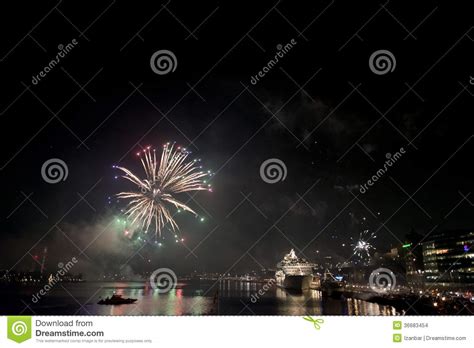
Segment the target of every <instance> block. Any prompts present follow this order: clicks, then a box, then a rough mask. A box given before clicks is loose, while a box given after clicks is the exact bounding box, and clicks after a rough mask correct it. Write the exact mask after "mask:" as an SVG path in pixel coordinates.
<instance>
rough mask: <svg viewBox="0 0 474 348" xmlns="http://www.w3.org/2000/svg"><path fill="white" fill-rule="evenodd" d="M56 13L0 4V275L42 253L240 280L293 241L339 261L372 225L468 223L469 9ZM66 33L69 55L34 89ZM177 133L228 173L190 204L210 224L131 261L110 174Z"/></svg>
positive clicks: (62, 9)
mask: <svg viewBox="0 0 474 348" xmlns="http://www.w3.org/2000/svg"><path fill="white" fill-rule="evenodd" d="M56 4H57V3H55V2H52V1H51V2H50V1H45V2H41V4H39V3H18V4H17V5H16V7H15V8H10V7H8V8H7V7H6V5H5V4H2V11H1V12H0V16H1V20H0V26H1V30H0V35H1V40H2V50H1V52H0V55H1V57H2V58H3V59H2V61H1V63H0V69H1V70H0V71H1V77H2V79H1V82H0V83H1V86H2V87H3V88H2V90H3V93H2V98H1V100H0V109H1V111H2V114H1V116H0V117H1V120H2V123H1V129H2V162H1V172H0V175H1V179H2V182H3V187H2V192H3V194H2V200H1V205H2V209H1V211H2V214H1V216H0V218H1V226H2V228H1V232H0V233H1V235H0V255H1V256H0V269H2V268H4V269H9V268H11V267H12V266H15V267H14V268H15V269H28V268H29V267H30V266H31V263H32V260H31V256H30V255H29V254H31V255H36V254H39V253H41V250H42V249H43V248H44V247H46V246H47V247H48V248H49V261H48V264H49V266H50V267H53V266H54V264H55V263H56V262H58V261H63V262H64V261H65V260H68V259H70V258H71V257H73V256H77V257H78V258H79V259H80V260H81V263H80V268H81V270H82V271H84V272H85V273H87V274H93V275H95V274H101V273H103V272H113V271H116V270H117V269H118V268H120V267H123V265H124V264H127V265H128V266H127V267H126V268H122V270H124V269H126V270H127V271H130V272H140V271H144V270H153V269H155V268H158V267H161V266H167V267H170V268H173V269H175V270H176V271H178V272H181V273H183V272H189V271H192V270H194V269H197V270H200V271H202V270H206V271H245V270H249V269H258V268H260V265H262V266H265V267H271V266H274V264H275V263H276V262H277V261H278V260H279V259H280V258H281V257H282V255H283V254H284V253H285V252H287V251H288V249H289V248H290V247H292V246H294V247H295V248H296V249H297V251H299V252H300V253H303V254H304V255H305V256H307V257H308V258H313V257H315V255H316V250H320V252H321V253H322V254H330V255H332V256H334V257H335V258H336V259H338V260H343V259H345V258H347V257H348V256H349V255H350V250H349V249H348V248H347V247H346V248H343V247H342V246H341V244H342V243H344V242H346V243H347V241H348V239H349V238H350V237H355V236H357V235H358V234H359V232H360V231H361V230H363V229H365V228H369V229H371V230H378V238H377V240H376V242H375V246H376V247H377V249H378V250H380V251H384V250H386V249H388V248H390V247H391V246H397V245H399V244H400V242H402V241H404V236H405V234H406V233H407V232H409V231H410V230H411V229H412V228H413V229H415V230H417V231H419V232H420V233H421V234H423V235H425V234H427V233H430V231H437V230H441V229H448V228H470V227H472V226H473V221H472V211H473V210H472V209H473V208H472V205H471V203H470V202H472V201H471V200H470V199H469V196H466V195H468V194H469V193H470V192H471V191H472V189H473V184H472V172H471V161H472V149H473V147H472V146H473V145H472V140H470V137H471V136H472V133H473V132H472V126H471V124H472V122H471V117H472V93H473V92H474V87H473V86H472V85H470V76H474V71H473V66H472V58H473V50H472V48H473V39H472V38H474V32H473V31H472V30H470V28H472V18H471V15H470V12H469V11H468V9H467V8H463V6H465V5H464V4H455V5H453V4H449V3H441V2H423V4H413V3H408V2H407V3H406V4H402V3H399V2H388V3H385V5H384V3H381V2H365V3H364V4H360V3H357V4H356V3H354V2H346V3H344V2H339V1H334V2H331V1H311V2H308V3H307V4H305V3H299V2H298V4H296V3H292V2H290V1H281V2H278V3H276V2H263V1H262V2H253V3H252V4H243V3H241V2H238V3H237V2H235V3H233V4H230V3H227V2H206V3H205V4H201V3H199V4H197V3H196V4H189V3H184V2H183V3H180V2H178V1H176V2H174V1H172V2H170V3H169V4H167V5H165V4H166V3H164V2H156V3H150V4H148V5H143V4H138V3H136V2H129V3H126V2H112V1H111V2H104V3H96V2H91V3H87V4H86V3H83V2H81V3H80V4H79V3H73V2H60V3H59V5H57V6H56ZM109 5H110V7H108V6H109ZM163 5H165V7H163ZM275 5H276V6H275ZM382 5H383V6H382ZM55 6H56V8H55ZM466 6H467V5H466ZM26 8H27V9H28V11H26ZM50 11H51V12H50ZM48 13H49V14H48ZM208 16H209V18H207V17H208ZM206 18H207V20H206ZM191 33H192V34H191ZM72 39H76V40H77V42H78V45H77V46H76V47H75V48H74V49H73V51H71V52H70V53H69V54H68V55H67V57H66V58H64V59H63V60H62V61H61V62H60V64H58V66H56V67H55V68H54V69H53V71H51V72H50V73H48V75H47V76H46V77H45V78H44V79H43V80H42V81H40V82H39V83H38V84H37V85H32V82H31V78H32V75H35V74H37V73H39V71H40V70H42V69H43V67H44V66H45V65H47V64H48V62H49V61H50V60H51V59H53V58H54V56H55V55H56V53H57V51H58V49H57V47H58V45H60V44H63V45H65V44H66V43H68V42H71V40H72ZM291 39H294V40H296V42H297V44H296V45H295V46H294V47H293V48H292V50H291V51H290V52H289V53H288V54H287V55H286V56H285V58H284V59H283V60H282V61H281V62H279V63H278V64H277V65H276V66H275V67H274V68H273V69H272V70H271V71H270V72H269V73H268V74H267V75H266V76H265V77H264V78H262V79H261V81H260V82H259V83H258V84H256V85H252V84H251V83H250V79H251V76H252V75H255V74H256V73H257V72H258V71H259V70H261V69H262V68H263V67H264V66H265V65H266V64H267V63H268V61H269V59H271V58H272V57H273V56H274V55H275V53H276V51H277V45H279V44H283V45H284V44H286V43H288V42H290V40H291ZM160 49H167V50H170V51H172V52H173V53H174V54H175V55H176V57H177V61H178V65H177V69H176V71H175V72H173V73H170V74H167V75H162V76H160V75H157V74H155V73H153V71H152V70H151V69H150V64H149V60H150V57H151V55H152V54H153V53H154V52H155V51H157V50H160ZM380 49H386V50H389V51H390V52H392V53H393V55H394V56H395V58H396V68H395V70H394V71H393V72H391V73H388V74H386V75H376V74H374V73H373V72H372V71H371V70H370V69H369V64H368V61H369V57H370V55H371V54H372V53H373V52H374V51H376V50H380ZM96 74H97V75H96ZM94 75H95V78H93V79H92V81H90V82H89V83H88V81H89V80H90V79H91V78H92V77H93V76H94ZM86 84H87V85H86ZM85 85H86V86H85ZM25 86H28V89H26V87H25ZM80 86H82V87H80ZM84 86H85V87H84ZM190 87H192V88H193V89H192V90H191V88H190ZM301 87H302V88H303V89H301V90H300V88H301ZM81 88H83V89H81ZM410 88H413V90H410ZM282 106H284V107H283V108H282V109H281V111H280V112H279V113H277V114H276V115H274V116H273V115H272V114H271V113H274V112H276V111H277V110H279V109H280V108H281V107H282ZM163 115H165V116H166V117H163ZM328 115H330V116H329V117H327V116H328ZM277 118H278V120H277ZM318 125H319V126H318ZM167 141H176V142H178V143H179V144H182V145H183V146H187V147H188V148H190V149H191V150H192V151H193V155H195V156H196V157H200V158H202V160H203V163H204V164H205V166H206V167H208V168H211V169H213V170H214V171H216V172H217V174H216V176H215V177H214V179H213V186H214V193H212V194H209V193H199V194H198V195H196V197H195V199H196V201H190V203H189V204H190V205H191V206H192V207H193V208H195V209H196V210H197V211H199V213H200V214H203V215H206V216H207V219H206V222H205V223H202V224H200V223H196V220H194V219H193V217H191V216H187V217H180V218H178V223H179V224H180V225H181V226H182V234H183V236H184V237H185V238H186V247H184V246H177V245H174V244H173V243H174V238H172V236H171V235H167V234H166V233H165V238H168V239H165V240H166V242H165V245H164V247H163V248H161V249H160V250H157V249H156V248H155V247H144V248H143V249H141V250H140V252H139V253H137V249H136V247H134V246H133V245H130V244H127V243H125V241H123V240H122V239H120V238H119V236H118V233H117V232H116V231H113V230H110V231H106V232H105V233H103V234H101V232H102V231H103V230H104V228H105V226H106V225H107V222H108V221H109V220H110V219H111V217H112V216H113V214H114V213H116V212H117V211H118V207H117V206H110V205H108V204H107V198H108V196H112V195H113V194H115V193H117V192H118V191H120V190H122V189H123V183H121V182H117V181H115V180H114V179H113V178H114V175H115V174H116V173H115V172H114V170H113V169H112V166H113V165H115V164H122V165H124V166H129V167H137V162H136V158H135V156H134V153H135V152H136V151H137V150H139V149H140V147H143V146H147V145H152V146H155V147H160V146H161V145H162V144H163V143H164V142H167ZM401 147H403V148H404V149H405V150H406V154H405V155H404V156H403V157H402V158H401V159H400V160H399V161H398V162H397V163H396V164H395V165H394V166H393V167H392V168H390V170H389V172H388V173H386V174H385V175H384V177H383V178H382V179H381V180H379V181H378V182H377V183H376V184H375V185H374V186H373V187H372V188H371V189H370V190H369V192H367V193H365V194H360V192H359V190H358V188H357V185H360V184H363V183H365V182H366V181H367V180H368V179H369V178H370V177H371V176H372V175H374V174H375V173H376V172H377V170H378V169H379V168H380V167H383V163H384V161H385V156H386V153H392V154H393V153H395V152H396V151H398V150H399V149H400V148H401ZM50 158H60V159H62V160H64V161H65V162H66V163H67V166H68V169H69V176H68V178H67V179H66V181H64V182H61V183H58V184H48V183H46V182H45V181H44V180H43V179H42V177H41V173H40V170H41V166H42V164H43V163H44V162H45V161H46V160H48V159H50ZM269 158H278V159H281V160H282V161H283V162H284V163H285V164H286V167H287V177H286V180H285V181H282V182H279V183H276V184H267V183H265V182H264V181H262V179H261V177H260V174H259V168H260V164H261V163H262V162H263V161H265V160H266V159H269ZM137 168H138V167H137ZM88 191H90V192H88ZM86 193H87V195H86V196H85V200H86V201H85V200H83V199H82V198H81V196H82V197H84V195H85V194H86ZM461 194H462V195H464V196H466V197H467V199H464V198H463V196H462V195H461ZM412 195H413V196H412ZM356 196H357V198H355V197H356ZM410 196H412V197H411V199H410ZM26 197H28V199H26ZM182 198H183V199H185V200H186V199H187V198H188V197H187V196H186V195H185V196H184V197H182ZM458 203H459V205H458ZM35 205H36V207H35ZM455 207H456V208H455ZM453 208H455V209H454V210H453ZM40 210H41V211H40ZM372 213H373V214H374V215H372ZM378 213H380V215H379V214H378ZM364 217H365V218H366V220H365V221H364V220H363V218H364ZM382 224H383V225H382ZM95 238H97V239H95ZM172 242H173V243H172ZM89 244H90V246H89V247H88V249H87V250H86V251H85V252H84V253H83V254H81V253H80V251H79V250H83V249H84V248H85V247H86V246H88V245H89ZM292 244H293V245H292ZM189 250H194V254H195V255H189ZM148 260H150V262H148ZM78 267H79V266H78Z"/></svg>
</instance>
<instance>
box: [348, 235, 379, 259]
mask: <svg viewBox="0 0 474 348" xmlns="http://www.w3.org/2000/svg"><path fill="white" fill-rule="evenodd" d="M375 238H377V235H376V234H375V232H369V230H364V231H362V232H361V233H360V234H359V239H358V240H357V241H355V242H354V243H352V244H351V246H352V247H353V251H354V253H353V254H352V255H357V256H358V257H359V258H360V259H363V258H368V259H370V252H371V251H372V250H375V248H374V246H373V245H372V244H370V240H371V239H375Z"/></svg>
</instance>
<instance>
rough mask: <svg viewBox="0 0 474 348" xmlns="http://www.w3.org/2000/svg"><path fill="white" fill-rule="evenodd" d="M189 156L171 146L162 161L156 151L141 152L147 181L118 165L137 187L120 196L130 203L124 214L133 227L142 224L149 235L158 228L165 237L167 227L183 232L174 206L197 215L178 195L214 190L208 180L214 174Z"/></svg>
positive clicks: (164, 148) (184, 150)
mask: <svg viewBox="0 0 474 348" xmlns="http://www.w3.org/2000/svg"><path fill="white" fill-rule="evenodd" d="M189 154H190V152H189V151H187V150H186V149H185V148H181V147H175V144H170V143H167V144H165V145H163V151H162V153H161V158H160V159H159V160H158V158H157V154H156V151H155V149H151V148H150V147H147V148H146V149H145V150H143V151H141V152H139V153H137V155H138V156H139V157H140V161H141V163H142V166H143V169H144V172H145V177H144V178H143V179H141V178H140V177H139V176H137V175H135V174H134V173H133V172H132V171H131V170H129V169H127V168H124V167H118V166H114V168H117V169H119V170H121V171H122V172H123V175H122V178H124V179H126V180H128V181H130V182H132V183H133V184H135V185H136V188H137V189H136V190H134V191H126V192H120V193H118V194H117V197H118V198H119V199H124V200H128V204H127V207H126V209H125V211H124V214H125V215H126V216H127V217H128V219H129V220H130V223H131V224H132V225H134V224H138V226H139V228H141V229H143V230H145V232H147V231H148V230H149V229H150V228H154V230H155V234H157V235H160V236H161V231H162V229H163V228H164V226H165V225H169V226H170V228H171V230H173V231H177V230H179V228H178V224H177V223H176V221H175V220H174V216H173V214H172V213H171V211H170V207H173V206H174V207H175V208H176V209H177V211H178V212H179V211H187V212H190V213H192V214H194V215H195V216H197V214H196V212H195V211H194V210H192V209H191V208H190V207H189V206H188V205H187V204H186V203H183V202H181V201H179V200H178V199H177V198H176V196H177V195H178V194H181V193H184V192H192V191H212V189H211V185H210V184H208V183H207V180H206V178H208V177H210V176H211V175H212V174H211V172H210V171H203V170H202V166H201V165H199V162H200V160H197V159H195V160H192V161H189V160H188V156H189ZM158 157H159V156H158Z"/></svg>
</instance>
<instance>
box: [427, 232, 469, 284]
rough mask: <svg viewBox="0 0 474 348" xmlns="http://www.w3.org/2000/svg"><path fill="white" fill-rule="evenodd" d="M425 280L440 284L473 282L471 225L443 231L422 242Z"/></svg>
mask: <svg viewBox="0 0 474 348" xmlns="http://www.w3.org/2000/svg"><path fill="white" fill-rule="evenodd" d="M423 263H424V268H425V270H424V274H425V281H426V282H427V283H435V282H436V283H437V284H438V285H440V286H451V287H452V286H461V287H462V286H464V285H466V284H471V286H472V284H473V283H474V229H473V230H454V231H444V232H440V233H437V234H435V235H433V236H430V237H429V240H428V241H426V242H424V243H423Z"/></svg>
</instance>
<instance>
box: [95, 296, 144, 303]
mask: <svg viewBox="0 0 474 348" xmlns="http://www.w3.org/2000/svg"><path fill="white" fill-rule="evenodd" d="M135 301H137V299H136V298H123V297H122V295H117V294H113V295H112V296H111V297H110V298H109V297H106V298H105V299H104V300H100V301H99V302H97V304H100V305H120V304H130V303H134V302H135Z"/></svg>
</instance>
